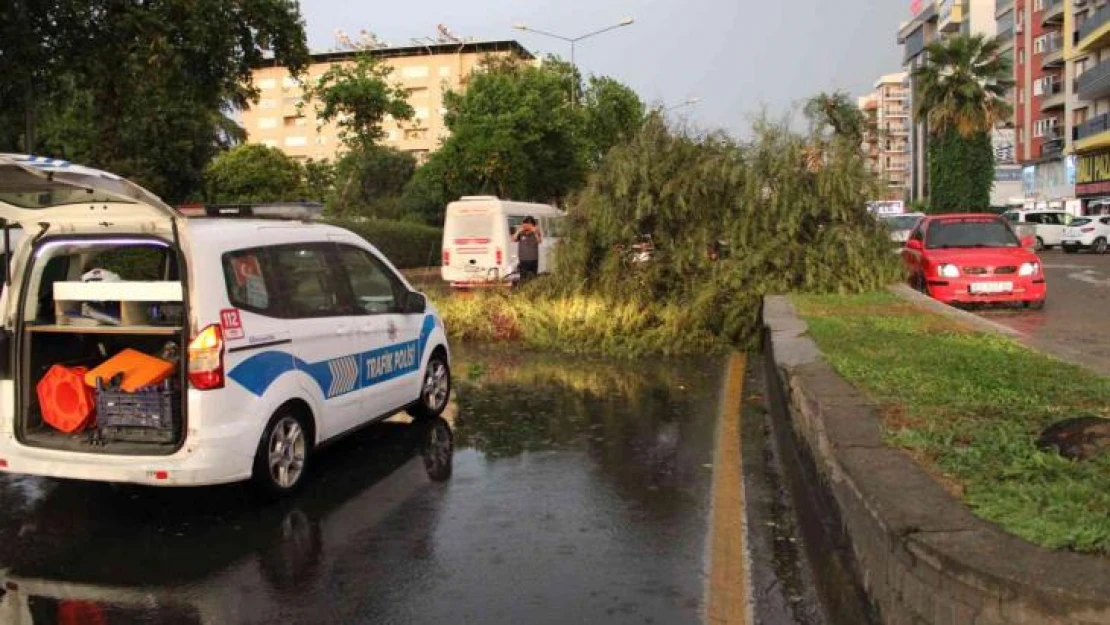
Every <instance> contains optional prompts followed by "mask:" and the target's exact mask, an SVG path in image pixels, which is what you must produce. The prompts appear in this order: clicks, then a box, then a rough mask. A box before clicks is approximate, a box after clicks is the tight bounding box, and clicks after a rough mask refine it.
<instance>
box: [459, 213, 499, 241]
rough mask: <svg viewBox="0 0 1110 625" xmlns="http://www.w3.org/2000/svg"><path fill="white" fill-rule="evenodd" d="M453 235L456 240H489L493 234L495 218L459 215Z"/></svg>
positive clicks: (486, 215)
mask: <svg viewBox="0 0 1110 625" xmlns="http://www.w3.org/2000/svg"><path fill="white" fill-rule="evenodd" d="M451 233H452V235H454V237H455V238H456V239H475V238H489V237H490V236H492V234H493V218H492V216H491V215H489V214H484V215H483V214H477V215H475V214H471V215H459V216H458V218H456V219H455V223H454V225H453V226H452V229H451Z"/></svg>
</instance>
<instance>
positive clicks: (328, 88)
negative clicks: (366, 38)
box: [305, 53, 414, 151]
mask: <svg viewBox="0 0 1110 625" xmlns="http://www.w3.org/2000/svg"><path fill="white" fill-rule="evenodd" d="M392 72H393V68H392V67H390V66H389V65H386V64H385V63H384V62H382V61H381V60H379V59H377V58H375V57H373V56H371V55H370V54H369V53H364V54H360V55H359V56H358V57H357V58H356V59H355V60H354V63H353V64H343V65H339V64H336V65H332V66H331V68H330V69H328V71H327V72H325V73H324V75H323V76H321V77H320V81H319V82H318V83H317V84H315V85H309V86H308V87H307V88H306V89H305V101H306V102H308V101H316V102H317V104H318V109H317V112H316V116H317V118H318V119H320V120H323V121H325V122H333V121H337V123H338V125H339V129H340V131H341V132H342V133H343V137H342V138H343V142H344V143H346V145H347V147H348V148H350V149H351V150H355V151H357V150H360V149H370V148H373V147H374V144H375V143H376V142H377V141H379V140H380V139H382V138H383V137H384V136H385V132H384V131H383V130H382V121H383V120H384V119H385V117H386V116H387V115H389V116H392V117H393V118H394V119H396V120H398V121H404V120H408V119H412V116H413V112H414V111H413V108H412V106H410V105H409V103H408V92H407V91H406V90H405V88H404V87H403V86H401V85H391V84H390V83H389V77H390V74H391V73H392Z"/></svg>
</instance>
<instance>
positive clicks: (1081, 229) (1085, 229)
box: [1079, 228, 1095, 232]
mask: <svg viewBox="0 0 1110 625" xmlns="http://www.w3.org/2000/svg"><path fill="white" fill-rule="evenodd" d="M1079 231H1080V232H1094V231H1095V229H1094V228H1080V229H1079Z"/></svg>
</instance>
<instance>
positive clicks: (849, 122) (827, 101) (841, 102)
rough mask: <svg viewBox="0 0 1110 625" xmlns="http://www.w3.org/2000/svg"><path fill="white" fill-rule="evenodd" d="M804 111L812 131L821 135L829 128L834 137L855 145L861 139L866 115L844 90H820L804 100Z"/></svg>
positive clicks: (865, 126) (865, 125)
mask: <svg viewBox="0 0 1110 625" xmlns="http://www.w3.org/2000/svg"><path fill="white" fill-rule="evenodd" d="M804 112H805V116H806V118H808V119H809V123H810V129H811V131H812V132H814V133H817V134H822V135H823V134H824V133H825V132H826V128H829V129H832V133H833V136H835V137H838V138H841V139H844V140H846V141H849V142H852V143H854V144H856V145H859V143H860V142H861V141H863V135H864V131H865V130H866V129H867V123H866V122H867V120H866V117H864V114H863V112H862V111H860V110H859V107H858V106H856V103H855V102H853V101H852V98H851V96H849V95H848V92H846V91H835V92H833V93H825V92H821V93H819V94H817V95H815V96H813V97H812V98H810V99H809V100H807V101H806V104H805V108H804Z"/></svg>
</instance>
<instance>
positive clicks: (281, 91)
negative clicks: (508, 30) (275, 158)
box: [241, 41, 533, 162]
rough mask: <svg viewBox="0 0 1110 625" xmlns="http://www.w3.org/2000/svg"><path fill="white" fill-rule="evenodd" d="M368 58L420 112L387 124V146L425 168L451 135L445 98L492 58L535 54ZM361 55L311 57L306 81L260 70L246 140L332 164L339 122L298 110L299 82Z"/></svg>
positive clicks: (397, 52)
mask: <svg viewBox="0 0 1110 625" xmlns="http://www.w3.org/2000/svg"><path fill="white" fill-rule="evenodd" d="M368 52H369V54H371V55H373V56H374V57H377V58H380V59H382V60H383V61H384V62H385V63H387V64H388V65H389V66H390V67H392V68H393V73H392V75H391V80H393V81H395V82H397V83H399V84H400V85H402V86H403V87H404V88H405V89H406V90H407V91H408V100H409V104H410V105H411V106H412V107H413V109H414V111H415V115H414V117H413V119H412V120H409V121H398V120H395V119H391V118H387V119H386V120H385V123H384V124H383V130H384V131H385V133H386V136H385V138H384V139H383V141H382V142H383V143H384V144H385V145H388V146H391V147H395V148H397V149H400V150H403V151H406V152H410V153H412V154H413V155H414V156H416V158H417V160H418V161H421V162H422V161H423V160H424V159H425V158H427V155H428V154H429V153H430V152H432V151H434V150H436V149H437V148H438V147H439V145H440V143H441V142H442V141H443V139H444V138H446V136H447V134H448V130H447V127H446V125H445V124H444V122H443V115H444V113H445V112H446V111H445V109H444V108H443V96H444V94H445V93H446V92H447V91H449V90H454V91H458V90H460V89H462V88H463V87H464V86H465V84H466V78H467V76H469V75H470V74H471V73H472V72H474V71H475V69H477V68H479V67H480V66H481V64H482V62H483V60H484V59H485V58H486V57H487V56H488V55H508V56H513V57H516V58H519V59H522V60H533V56H532V54H531V53H530V52H528V51H527V50H526V49H525V48H524V47H523V46H521V45H520V44H519V43H517V42H516V41H486V42H465V43H446V44H431V43H429V45H413V46H409V47H400V48H380V49H374V50H369V51H368ZM357 54H360V52H357V51H353V50H347V51H340V52H327V53H320V54H313V55H312V61H311V64H310V65H309V67H308V69H307V71H306V74H305V76H302V77H300V78H299V79H298V77H294V76H291V75H290V74H289V71H288V69H287V68H285V67H282V66H280V65H277V64H272V65H265V66H262V67H258V68H257V69H255V70H254V71H253V73H252V74H253V80H254V85H255V86H256V87H257V88H258V90H259V92H260V98H259V101H258V102H257V103H256V104H255V105H254V106H253V107H251V108H250V109H247V110H245V111H243V113H242V117H241V123H242V124H243V127H244V128H245V129H246V131H247V142H248V143H260V144H263V145H268V146H271V147H275V148H278V149H279V150H282V151H283V152H285V153H286V154H288V155H289V156H291V157H293V158H295V159H298V160H307V159H315V160H320V159H332V160H334V159H335V157H336V156H337V155H338V154H339V153H340V152H342V150H343V143H342V140H341V136H340V130H339V128H338V127H337V125H336V124H335V123H327V124H325V123H323V122H322V121H321V120H318V119H317V117H316V110H315V107H314V106H312V105H306V106H300V104H301V103H302V101H303V99H304V91H303V88H302V87H303V85H302V83H301V81H302V80H308V81H311V80H319V78H320V76H322V75H323V74H324V73H325V72H327V71H328V69H329V68H330V67H331V66H332V65H335V64H343V63H350V62H351V61H352V60H353V59H354V58H355V57H356V55H357Z"/></svg>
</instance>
